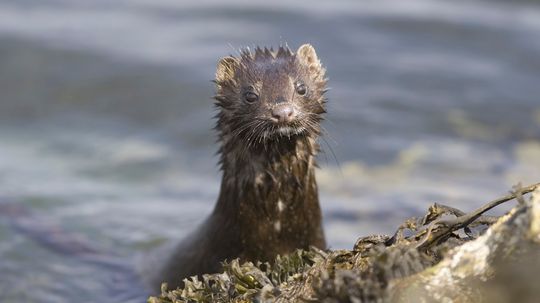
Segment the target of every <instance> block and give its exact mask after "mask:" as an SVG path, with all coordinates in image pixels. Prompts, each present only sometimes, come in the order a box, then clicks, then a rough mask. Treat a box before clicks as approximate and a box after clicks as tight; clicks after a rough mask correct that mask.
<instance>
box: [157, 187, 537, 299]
mask: <svg viewBox="0 0 540 303" xmlns="http://www.w3.org/2000/svg"><path fill="white" fill-rule="evenodd" d="M530 192H533V193H532V195H531V197H530V198H528V199H526V198H524V197H523V195H525V194H527V193H530ZM512 199H515V200H517V201H518V205H516V206H515V207H514V208H513V209H512V210H511V211H510V212H508V213H507V214H506V215H504V216H501V217H491V216H486V215H484V213H485V211H487V210H489V209H491V208H493V207H495V206H497V205H499V204H501V203H504V202H506V201H510V200H512ZM449 216H450V217H451V218H448V217H449ZM405 230H408V231H409V233H407V234H411V233H412V235H407V236H405V234H406V233H405V232H404V231H405ZM539 257H540V184H535V185H532V186H528V187H524V188H522V187H516V188H515V190H514V191H513V192H512V193H511V194H510V195H508V196H506V197H502V198H500V199H497V200H494V201H492V202H490V203H488V204H486V205H484V206H483V207H481V208H479V209H477V210H475V211H473V212H470V213H464V212H462V211H460V210H457V209H455V208H452V207H447V206H443V205H439V204H434V205H432V206H431V207H430V208H429V210H428V212H427V214H426V215H425V216H424V217H422V218H411V219H408V220H406V221H405V222H404V223H403V224H402V225H401V226H400V227H399V228H398V230H397V231H396V233H395V234H394V235H393V236H387V235H374V236H368V237H362V238H360V239H359V240H358V241H357V242H356V243H355V245H354V247H353V249H352V250H335V251H321V250H318V249H315V248H312V249H310V250H308V251H303V250H298V251H296V252H294V253H292V254H290V255H287V256H283V257H281V256H278V257H277V258H276V260H275V262H273V264H269V263H260V262H259V263H256V264H254V263H251V262H247V263H243V264H240V262H239V261H238V260H232V261H231V262H229V263H225V264H224V265H223V270H224V271H223V273H219V274H207V275H203V277H202V279H199V278H197V277H193V278H191V279H186V280H185V285H184V288H181V289H176V290H168V289H167V287H166V285H163V286H162V293H161V295H160V296H157V297H151V298H150V299H149V300H148V302H151V303H173V302H175V303H176V302H178V303H180V302H328V303H334V302H336V303H337V302H444V301H447V302H507V301H508V300H510V299H512V300H514V301H515V300H516V298H519V299H518V300H517V301H519V302H534V300H535V299H536V298H538V297H540V290H539V289H537V287H536V285H535V283H534V281H537V274H538V272H539V270H540V262H539V261H538V260H540V258H539Z"/></svg>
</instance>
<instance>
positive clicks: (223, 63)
mask: <svg viewBox="0 0 540 303" xmlns="http://www.w3.org/2000/svg"><path fill="white" fill-rule="evenodd" d="M237 67H238V60H237V59H236V58H233V57H224V58H221V59H220V60H219V62H218V65H217V70H216V81H217V82H222V81H226V80H231V79H232V78H234V74H235V72H236V68H237Z"/></svg>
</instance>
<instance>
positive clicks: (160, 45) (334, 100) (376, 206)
mask: <svg viewBox="0 0 540 303" xmlns="http://www.w3.org/2000/svg"><path fill="white" fill-rule="evenodd" d="M285 42H286V43H288V44H289V45H290V46H291V47H293V48H296V47H298V46H299V45H301V44H302V43H305V42H310V43H312V44H313V45H314V46H315V47H316V49H317V51H318V54H319V57H320V58H321V59H322V61H323V63H324V65H325V66H326V67H327V69H328V75H329V77H330V86H331V87H332V90H331V91H330V93H329V98H330V103H329V114H328V121H326V123H325V128H326V129H327V130H328V133H329V135H327V136H326V138H325V141H323V142H322V144H323V148H324V153H323V154H322V155H321V156H320V157H319V163H320V164H321V166H322V168H321V169H320V170H319V171H318V181H319V184H320V195H321V201H322V207H323V210H324V216H325V229H326V233H327V238H328V240H329V243H330V245H331V247H333V248H347V247H350V246H351V245H352V244H353V243H354V240H355V239H356V237H357V236H359V235H368V234H372V233H389V232H392V231H393V230H394V229H395V228H396V226H397V225H399V223H400V222H402V220H403V219H405V218H406V217H409V216H414V215H421V214H422V213H423V211H424V210H425V209H426V208H427V206H428V205H429V204H431V203H432V202H440V203H444V204H450V205H453V206H455V207H458V208H461V209H463V210H471V209H473V208H475V207H477V206H479V205H480V204H482V203H484V202H486V201H487V200H489V199H491V198H495V197H497V196H499V195H501V194H504V193H505V192H506V191H507V190H508V189H510V188H511V186H512V185H513V184H515V183H517V182H519V181H521V182H523V183H524V184H526V183H532V182H538V181H540V171H539V170H538V167H540V140H539V138H540V99H539V96H540V86H539V85H538V83H540V55H539V54H540V6H539V5H538V4H537V3H536V2H533V1H512V2H504V1H500V2H494V1H489V2H487V1H486V2H483V1H451V2H450V1H443V0H441V1H422V0H410V1H363V2H360V1H343V2H332V3H330V2H324V1H321V2H313V1H297V2H294V3H292V2H291V1H277V2H272V4H255V3H251V4H248V3H243V2H241V1H233V2H229V3H227V4H222V3H221V2H220V1H197V2H196V3H184V2H178V1H171V0H159V1H155V0H153V1H150V0H134V1H115V2H111V1H105V0H100V1H81V0H79V1H73V0H70V1H68V0H40V1H35V0H11V1H9V0H8V1H6V0H3V1H1V2H0V272H1V274H0V301H1V302H71V301H75V300H76V301H79V302H98V301H99V302H142V301H144V300H145V296H146V295H147V292H146V291H144V290H143V289H144V288H143V287H142V286H141V285H140V282H139V281H140V280H139V278H138V277H137V275H136V273H135V270H134V268H137V267H139V266H140V262H141V261H140V260H141V258H139V257H138V256H140V255H144V254H145V253H146V252H148V251H149V250H151V249H152V248H153V247H155V246H157V245H158V244H161V243H174V242H175V241H179V240H180V239H181V238H182V237H184V236H185V235H186V234H187V233H188V232H189V231H190V230H192V229H193V228H194V227H195V226H196V225H197V223H199V222H200V221H201V220H202V219H203V218H204V217H205V216H206V215H207V214H208V213H209V212H210V211H211V209H212V205H213V203H214V202H215V199H216V195H217V191H218V186H219V172H218V170H217V166H216V162H217V159H216V157H215V155H214V153H215V151H216V149H217V147H216V146H215V143H214V141H215V135H214V133H213V132H212V129H211V128H212V126H213V121H212V116H213V114H214V110H213V107H212V100H211V98H210V97H211V96H212V94H213V86H212V83H211V82H210V81H209V80H211V79H212V78H213V72H214V68H215V64H216V62H217V59H218V58H219V57H221V56H224V55H227V54H231V53H235V52H236V50H237V49H238V48H239V47H242V46H253V45H278V44H280V43H285ZM44 234H47V236H44ZM70 241H71V242H70ZM65 242H67V243H68V244H67V245H66V243H65ZM63 248H70V249H67V250H66V249H63ZM96 251H97V252H98V253H94V252H96ZM103 252H106V253H103Z"/></svg>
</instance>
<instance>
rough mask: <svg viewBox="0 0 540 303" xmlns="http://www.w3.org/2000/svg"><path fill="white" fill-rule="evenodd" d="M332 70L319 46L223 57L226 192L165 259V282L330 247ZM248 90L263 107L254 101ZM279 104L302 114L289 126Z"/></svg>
mask: <svg viewBox="0 0 540 303" xmlns="http://www.w3.org/2000/svg"><path fill="white" fill-rule="evenodd" d="M324 74H325V70H324V68H323V67H322V66H321V64H320V62H319V60H318V58H317V55H316V53H315V50H314V49H313V47H312V46H311V45H303V46H302V47H300V48H299V49H298V51H297V52H296V53H292V52H291V51H290V50H289V49H288V48H285V47H280V48H279V49H278V50H277V51H275V52H274V51H272V50H271V49H266V48H265V49H260V48H257V49H256V50H255V51H254V52H250V51H249V50H245V51H243V52H242V53H241V55H240V56H239V57H238V58H234V57H226V58H223V59H221V60H220V62H219V64H218V68H217V72H216V85H217V95H216V97H215V98H216V100H217V102H216V105H217V107H218V108H219V113H218V115H217V119H218V121H217V126H216V129H217V131H218V132H219V141H220V143H221V148H220V150H219V152H220V155H221V158H220V164H221V168H222V171H223V177H222V182H221V190H220V194H219V198H218V201H217V205H216V207H215V209H214V211H213V213H212V214H211V215H210V217H209V218H208V219H207V220H206V221H205V222H204V223H203V224H202V226H201V227H200V229H199V230H197V231H196V232H195V233H194V234H192V235H191V236H190V237H188V238H187V239H186V240H185V241H184V242H183V243H181V245H180V247H179V248H178V249H177V251H176V252H175V253H174V254H173V256H172V257H171V258H170V260H169V261H168V263H166V265H165V267H164V268H165V269H164V271H163V273H162V276H161V278H162V280H163V281H164V282H168V283H169V287H174V286H178V285H181V283H182V282H181V281H182V279H184V278H186V277H189V276H192V275H199V274H203V273H212V272H217V271H219V270H220V262H222V261H224V260H231V259H233V258H237V257H239V258H240V259H242V260H244V261H256V260H261V261H271V260H273V259H274V258H275V256H276V255H277V254H286V253H289V252H291V251H293V250H294V249H297V248H304V249H305V248H308V247H309V246H311V245H313V246H316V247H319V248H325V247H326V243H325V239H324V234H323V229H322V225H321V210H320V207H319V201H318V194H317V183H316V181H315V167H316V164H315V155H316V154H317V152H318V150H319V146H318V144H317V138H318V136H319V133H320V121H321V120H322V114H323V113H325V107H324V104H325V98H324V96H323V95H324V92H325V85H326V79H325V76H324ZM299 83H303V84H305V86H306V87H307V92H306V93H305V95H303V96H301V95H299V94H298V93H296V92H297V90H296V87H297V86H298V85H299ZM246 91H252V92H254V93H256V94H257V95H258V96H259V99H258V100H257V102H253V103H249V102H246V99H245V93H246ZM279 104H285V105H287V106H291V107H292V108H294V110H295V119H294V120H293V121H291V122H290V123H287V124H286V125H284V124H280V123H277V122H276V121H275V119H274V120H272V110H273V109H274V108H275V107H276V106H278V105H279Z"/></svg>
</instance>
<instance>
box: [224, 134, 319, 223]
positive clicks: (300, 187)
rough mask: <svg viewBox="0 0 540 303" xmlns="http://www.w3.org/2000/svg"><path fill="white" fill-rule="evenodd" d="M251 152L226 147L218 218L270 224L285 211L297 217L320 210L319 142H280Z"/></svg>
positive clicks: (297, 139)
mask: <svg viewBox="0 0 540 303" xmlns="http://www.w3.org/2000/svg"><path fill="white" fill-rule="evenodd" d="M224 137H225V138H226V137H228V136H223V137H222V138H224ZM246 146H247V144H245V143H244V142H227V141H224V142H223V145H222V148H221V150H220V152H221V164H222V170H223V178H222V184H221V191H220V196H219V200H218V204H217V206H216V212H220V211H223V212H227V213H228V215H227V216H228V217H229V218H230V216H232V215H233V214H234V216H235V217H237V218H238V219H239V221H242V220H244V218H242V216H249V217H251V218H250V219H253V217H264V218H265V220H266V219H272V218H276V217H281V216H283V215H284V214H283V209H290V210H295V213H296V214H298V212H296V211H297V210H301V209H302V208H308V207H313V206H312V205H316V207H317V208H318V197H317V185H316V181H315V171H314V170H315V166H316V164H315V159H314V158H315V155H316V153H317V151H318V145H317V143H316V139H315V138H312V137H309V136H300V135H298V136H292V137H276V138H274V139H271V141H269V142H265V143H261V144H258V145H252V146H250V147H249V148H248V147H246ZM300 213H301V212H300Z"/></svg>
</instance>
